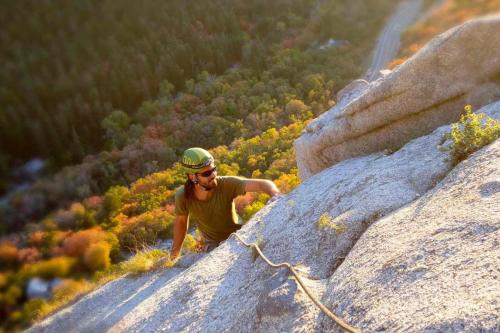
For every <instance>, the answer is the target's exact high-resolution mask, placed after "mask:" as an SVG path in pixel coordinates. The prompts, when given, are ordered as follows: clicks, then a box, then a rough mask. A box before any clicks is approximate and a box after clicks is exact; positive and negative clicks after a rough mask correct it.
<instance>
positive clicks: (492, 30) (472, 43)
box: [295, 15, 500, 180]
mask: <svg viewBox="0 0 500 333" xmlns="http://www.w3.org/2000/svg"><path fill="white" fill-rule="evenodd" d="M499 31H500V15H492V16H487V17H482V18H479V19H475V20H471V21H468V22H466V23H464V24H462V25H460V26H457V27H455V28H453V29H450V30H449V31H447V32H445V33H443V34H441V35H439V36H437V37H436V38H434V39H433V40H432V41H431V42H430V43H428V44H427V45H426V46H425V47H424V48H423V49H421V50H420V51H419V52H418V53H416V54H415V55H414V56H413V57H412V58H410V59H409V60H407V61H406V62H405V63H403V64H401V65H400V66H398V67H396V68H395V69H394V70H393V71H392V72H390V73H388V74H387V75H385V76H384V77H382V78H380V79H378V80H376V81H374V82H371V83H370V84H369V85H368V86H367V87H366V86H365V87H363V88H362V89H358V91H357V93H356V94H354V95H353V96H350V98H345V99H344V100H342V99H341V100H340V101H339V103H338V104H337V105H336V106H334V107H333V108H332V109H331V110H329V111H328V112H326V113H324V114H323V115H321V116H320V117H318V118H317V119H315V120H313V121H312V122H311V123H310V124H309V125H308V126H307V127H306V129H305V131H304V133H303V135H302V136H301V137H300V138H298V139H297V140H296V141H295V150H296V156H297V165H298V168H299V174H300V177H301V179H303V180H304V179H307V178H309V177H311V176H312V175H314V174H316V173H318V172H320V171H321V170H323V169H325V168H327V167H330V166H331V165H333V164H335V163H338V162H340V161H342V160H345V159H348V158H352V157H355V156H361V155H367V154H370V153H373V152H377V151H382V150H384V149H394V148H396V147H400V146H402V145H403V144H404V143H405V142H408V141H409V140H411V139H413V138H416V137H418V136H422V135H425V134H428V133H430V132H432V131H433V130H434V129H436V128H437V127H439V126H441V125H444V124H449V123H451V122H454V121H456V120H457V119H458V117H459V115H460V113H461V112H462V111H463V107H464V105H465V104H472V106H473V108H474V110H477V109H479V108H480V107H482V106H484V105H487V104H489V103H492V102H494V101H495V100H498V99H500V33H498V32H499ZM464 55H467V56H464ZM357 86H358V88H359V87H360V85H359V84H358V85H357ZM340 97H341V96H340Z"/></svg>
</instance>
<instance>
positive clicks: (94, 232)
mask: <svg viewBox="0 0 500 333" xmlns="http://www.w3.org/2000/svg"><path fill="white" fill-rule="evenodd" d="M109 236H110V235H109V234H108V233H107V232H106V231H103V230H101V229H100V228H92V229H87V230H80V231H78V232H75V233H73V234H72V235H71V236H69V237H67V238H66V239H65V240H64V241H63V243H62V247H63V251H64V253H65V254H66V255H68V256H72V257H80V256H83V254H84V253H85V250H87V248H88V247H89V246H90V244H93V243H98V242H102V241H105V240H107V239H109Z"/></svg>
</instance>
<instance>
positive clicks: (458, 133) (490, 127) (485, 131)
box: [447, 105, 500, 164]
mask: <svg viewBox="0 0 500 333" xmlns="http://www.w3.org/2000/svg"><path fill="white" fill-rule="evenodd" d="M464 110H465V113H464V114H463V115H462V116H461V117H460V121H459V122H458V123H456V124H453V125H452V126H451V132H450V133H448V134H447V138H450V139H451V140H452V141H453V143H452V145H451V147H450V150H451V156H452V158H453V163H454V164H457V163H459V162H460V161H462V160H464V159H466V158H467V156H469V155H470V154H472V153H473V152H475V151H477V150H479V149H480V148H481V147H483V146H485V145H487V144H490V143H491V142H493V141H495V140H496V139H498V138H500V122H498V121H497V120H494V119H492V118H488V117H487V116H486V115H485V114H484V113H480V114H475V113H473V112H472V107H471V106H470V105H466V106H465V108H464Z"/></svg>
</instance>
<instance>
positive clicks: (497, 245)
mask: <svg viewBox="0 0 500 333" xmlns="http://www.w3.org/2000/svg"><path fill="white" fill-rule="evenodd" d="M499 267H500V140H497V141H496V142H495V143H493V144H491V145H490V146H487V147H485V148H483V149H482V150H481V151H479V152H477V153H475V154H474V155H473V156H472V157H471V158H469V159H468V160H466V161H465V162H463V163H461V164H460V165H459V166H458V167H456V168H455V169H454V170H452V172H450V173H449V174H448V175H447V177H446V178H445V179H444V180H443V181H442V182H441V183H440V184H439V185H438V186H437V187H436V188H434V189H433V190H431V191H430V192H428V193H426V194H425V196H423V197H422V198H420V199H418V200H416V201H414V202H412V203H411V204H410V205H407V206H405V207H404V208H402V209H399V210H397V211H396V212H394V213H392V214H390V215H388V216H386V217H384V218H382V219H380V220H378V221H377V222H375V223H374V224H373V225H372V226H371V227H370V228H368V230H367V231H366V232H365V233H364V234H363V236H362V237H361V238H360V239H359V241H358V242H357V244H356V246H355V247H354V248H353V249H352V251H351V252H350V253H349V255H348V256H347V258H346V259H345V261H344V263H343V264H342V266H340V267H339V269H338V270H337V271H336V272H335V274H334V275H333V276H332V277H331V278H330V280H329V281H328V288H327V290H326V292H325V297H324V300H325V302H326V304H328V306H329V307H331V308H332V309H334V310H336V311H338V312H340V313H343V314H344V317H345V319H346V320H347V321H349V322H351V323H352V324H354V325H356V326H358V327H362V328H363V331H366V332H380V331H386V330H387V331H390V332H396V331H397V332H429V333H430V332H436V333H437V332H499V331H500V320H499V314H500V269H499ZM319 327H320V328H321V330H325V331H337V330H336V327H334V326H333V325H332V323H331V322H330V320H329V319H328V318H323V319H322V320H321V323H320V325H319Z"/></svg>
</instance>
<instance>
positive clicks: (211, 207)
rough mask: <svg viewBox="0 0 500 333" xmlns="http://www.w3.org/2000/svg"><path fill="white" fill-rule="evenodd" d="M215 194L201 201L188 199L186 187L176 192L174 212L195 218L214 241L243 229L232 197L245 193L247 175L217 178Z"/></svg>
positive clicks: (202, 229) (202, 230)
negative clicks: (185, 191)
mask: <svg viewBox="0 0 500 333" xmlns="http://www.w3.org/2000/svg"><path fill="white" fill-rule="evenodd" d="M213 191H214V192H213V193H212V196H211V197H210V198H209V199H208V200H206V201H201V200H198V199H196V198H191V199H189V200H186V197H185V195H184V187H180V188H178V189H177V191H176V192H175V214H176V215H187V216H188V218H189V217H194V219H195V220H196V222H197V225H198V228H199V229H200V231H201V232H202V233H204V234H205V235H206V236H208V237H209V238H210V239H213V240H215V241H223V240H225V239H227V237H229V235H230V234H231V233H233V232H235V231H236V230H238V229H240V228H241V225H239V224H237V222H238V215H237V214H236V209H235V206H234V202H233V199H234V198H236V197H237V196H238V195H243V194H245V193H246V192H245V178H242V177H233V176H225V177H223V176H219V177H217V187H216V188H214V189H213Z"/></svg>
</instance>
